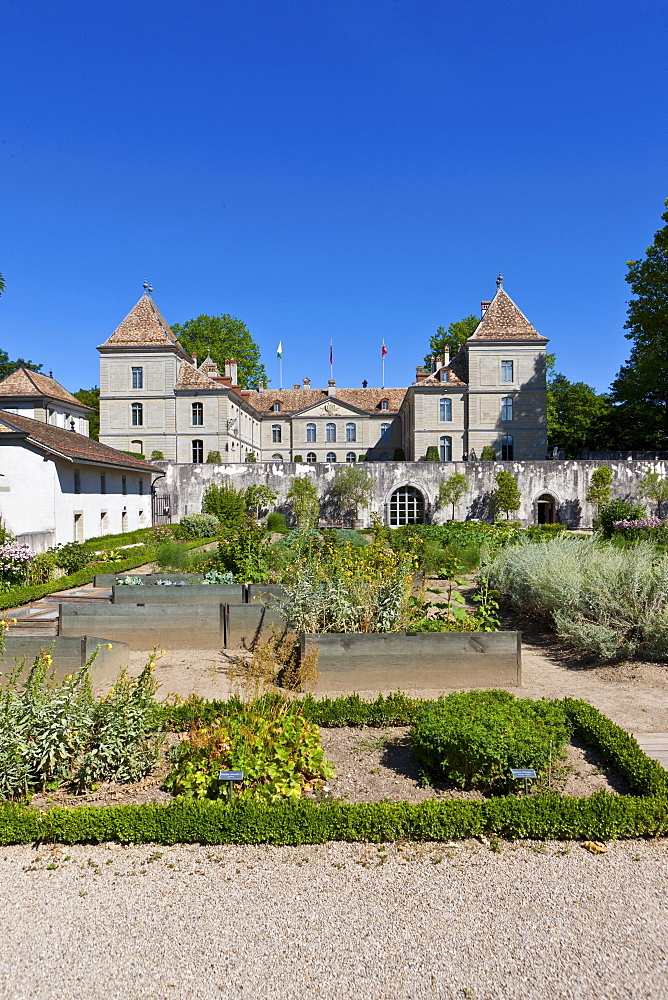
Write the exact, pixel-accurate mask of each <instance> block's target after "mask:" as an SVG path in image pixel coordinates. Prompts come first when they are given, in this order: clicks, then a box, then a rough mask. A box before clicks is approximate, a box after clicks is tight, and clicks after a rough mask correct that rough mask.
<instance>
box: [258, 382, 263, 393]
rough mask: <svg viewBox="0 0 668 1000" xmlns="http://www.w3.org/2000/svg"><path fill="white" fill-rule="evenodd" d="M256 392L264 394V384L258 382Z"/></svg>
mask: <svg viewBox="0 0 668 1000" xmlns="http://www.w3.org/2000/svg"><path fill="white" fill-rule="evenodd" d="M257 391H258V392H264V382H258V384H257Z"/></svg>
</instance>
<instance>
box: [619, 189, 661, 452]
mask: <svg viewBox="0 0 668 1000" xmlns="http://www.w3.org/2000/svg"><path fill="white" fill-rule="evenodd" d="M666 208H667V209H668V199H667V200H666ZM661 218H662V220H663V221H664V222H665V223H666V225H664V226H663V227H662V228H661V229H659V230H658V232H657V233H656V235H655V236H654V242H653V243H652V245H651V246H649V247H648V248H647V250H646V252H645V257H644V259H643V260H630V261H628V268H629V270H628V274H627V275H626V280H627V282H628V283H629V285H630V286H631V289H632V291H633V295H634V297H633V298H632V299H631V300H630V301H629V308H628V313H627V315H628V319H627V321H626V323H625V324H624V329H625V330H628V331H629V332H628V333H627V334H626V338H627V340H630V341H632V343H633V347H632V348H631V354H630V357H629V359H628V361H627V362H626V364H625V365H622V367H621V369H620V371H619V374H618V375H617V378H616V379H615V381H614V382H613V383H612V402H613V404H614V405H615V418H616V420H615V422H616V423H617V424H618V425H619V426H620V428H623V429H624V433H623V434H622V438H623V439H625V443H626V445H627V446H630V447H645V448H665V447H666V441H667V439H668V210H667V211H665V212H664V213H663V215H662V216H661Z"/></svg>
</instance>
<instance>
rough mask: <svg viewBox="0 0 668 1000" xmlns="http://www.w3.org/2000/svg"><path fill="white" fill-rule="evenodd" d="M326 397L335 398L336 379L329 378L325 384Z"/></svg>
mask: <svg viewBox="0 0 668 1000" xmlns="http://www.w3.org/2000/svg"><path fill="white" fill-rule="evenodd" d="M327 395H328V396H336V379H333V378H330V379H329V381H328V382H327Z"/></svg>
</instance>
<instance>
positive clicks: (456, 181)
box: [0, 0, 668, 389]
mask: <svg viewBox="0 0 668 1000" xmlns="http://www.w3.org/2000/svg"><path fill="white" fill-rule="evenodd" d="M667 36H668V30H667V19H666V7H665V3H663V2H643V0H634V2H633V3H631V2H630V0H625V2H615V0H608V2H600V0H586V2H572V0H560V2H559V3H556V4H555V3H545V2H541V0H505V2H498V0H496V2H490V0H464V2H461V0H460V2H457V3H454V2H450V0H438V2H437V0H355V2H350V0H267V2H262V0H215V2H214V0H212V2H208V0H189V2H188V3H185V2H183V0H180V2H175V0H161V2H158V0H133V2H128V0H115V2H114V3H113V4H108V5H103V4H100V3H98V2H96V0H87V2H81V0H65V2H54V0H13V2H11V0H10V2H8V3H6V4H5V5H4V7H3V24H2V31H1V34H0V79H1V93H2V103H1V107H2V111H1V112H0V170H1V183H0V197H1V198H2V205H1V223H0V271H2V272H3V273H4V275H5V280H6V283H7V290H6V292H5V294H4V295H3V296H2V298H0V347H2V348H3V349H5V350H7V351H8V352H9V354H10V356H11V357H15V356H17V355H18V354H23V356H25V357H29V358H32V359H33V360H35V361H40V362H42V363H43V364H44V367H45V369H46V370H49V369H53V372H54V375H55V376H56V378H58V379H59V380H60V381H61V382H63V383H64V384H65V385H66V386H67V387H68V388H70V389H78V388H79V387H80V386H83V387H90V386H92V385H95V384H97V382H98V355H97V352H96V351H95V347H96V346H97V345H98V344H100V343H102V342H103V341H104V340H105V339H106V338H107V337H108V336H109V334H110V333H111V332H112V331H113V329H114V328H115V327H116V326H117V325H118V323H119V322H120V321H121V320H122V319H123V317H124V316H125V315H126V313H127V312H128V311H129V309H130V308H131V307H132V306H133V305H134V303H135V301H136V300H137V298H138V297H139V295H140V293H141V286H142V282H143V280H144V278H145V277H146V278H148V279H149V280H150V281H151V282H152V283H153V285H154V288H155V293H154V294H155V300H156V302H157V304H158V306H159V307H160V309H161V310H162V312H163V314H164V315H165V317H166V318H167V320H168V321H169V322H183V321H185V320H187V319H189V318H191V317H193V316H196V315H199V314H200V313H209V314H217V313H221V312H228V313H231V314H232V315H234V316H237V317H239V318H240V319H242V320H244V322H246V324H247V325H248V327H249V329H250V331H251V333H252V334H253V336H254V338H255V339H256V341H257V342H258V343H259V344H260V347H261V349H262V354H263V360H264V361H265V364H266V365H267V369H268V372H269V375H270V377H271V378H272V383H273V385H275V386H277V385H278V366H277V362H276V360H275V358H276V345H277V344H278V341H279V340H282V342H283V359H284V361H283V369H284V375H283V381H284V385H285V386H290V385H291V384H292V383H293V381H294V382H296V381H299V380H301V379H302V378H303V377H304V376H308V377H310V378H311V379H312V381H313V384H314V385H318V386H322V385H325V384H326V380H327V378H328V377H329V369H328V355H329V341H330V338H331V339H332V340H333V342H334V375H335V378H336V379H337V381H338V383H339V385H350V386H356V385H359V384H360V383H361V380H362V379H364V378H366V379H368V381H369V383H370V384H371V385H378V384H380V375H381V370H380V348H381V341H382V339H383V338H384V339H385V343H386V345H387V349H388V355H387V360H386V378H385V384H386V385H405V384H407V383H408V382H409V381H412V379H413V378H414V370H415V369H414V366H415V365H416V364H418V363H420V362H421V360H422V357H423V356H424V354H425V353H426V350H427V345H428V340H429V337H430V335H431V334H432V333H433V332H434V331H435V329H436V327H437V326H438V325H440V324H444V325H447V324H448V323H449V322H451V321H452V320H456V319H459V318H461V317H462V316H464V315H467V314H470V313H471V312H478V310H479V303H480V299H484V298H490V297H491V296H492V295H493V293H494V290H495V278H496V275H497V273H498V271H499V270H501V271H503V274H504V276H505V287H506V290H507V291H508V293H509V294H510V295H511V296H512V297H513V298H514V299H515V301H516V302H517V304H518V305H519V306H520V308H521V309H522V310H523V311H524V312H525V313H526V315H527V316H528V317H529V319H530V320H531V321H532V322H533V323H534V325H535V326H536V327H537V328H538V330H539V331H540V332H541V333H542V334H544V335H545V336H547V337H549V338H550V340H551V349H552V350H554V351H556V353H557V363H558V367H559V368H560V370H562V371H564V372H565V374H567V375H568V376H569V377H570V378H572V379H583V380H585V381H588V382H589V383H590V384H593V385H595V386H596V387H597V388H599V389H605V388H606V387H607V386H608V384H609V382H610V381H611V379H612V378H613V377H614V375H615V373H616V371H617V369H618V368H619V365H620V364H621V363H622V362H623V361H624V359H625V357H626V356H627V353H628V349H629V344H628V341H626V340H625V339H624V336H623V329H622V328H623V324H624V322H625V312H626V302H627V300H628V297H629V289H628V286H627V285H626V283H625V281H624V275H625V273H626V261H627V260H630V259H633V258H636V257H639V256H642V254H643V253H644V250H645V248H646V247H647V246H648V245H649V243H651V241H652V238H653V235H654V232H655V231H656V229H658V228H659V225H660V215H661V212H662V211H663V210H664V209H663V202H664V199H665V198H666V197H667V196H668V177H667V169H666V165H667V164H668V148H667V146H668V142H667V135H666V115H665V97H666V93H668V86H667V84H668V80H667V79H666V78H667V77H668V68H667V66H668V63H667V60H666V58H665V52H666V49H667V42H668V37H667Z"/></svg>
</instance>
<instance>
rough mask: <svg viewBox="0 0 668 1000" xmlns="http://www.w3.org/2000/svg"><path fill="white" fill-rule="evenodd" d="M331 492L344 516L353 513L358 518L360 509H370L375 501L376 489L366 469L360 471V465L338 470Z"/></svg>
mask: <svg viewBox="0 0 668 1000" xmlns="http://www.w3.org/2000/svg"><path fill="white" fill-rule="evenodd" d="M330 492H331V494H332V496H333V497H335V498H336V500H337V502H338V505H339V509H340V510H341V512H342V513H343V514H347V513H349V512H351V513H352V515H353V517H354V518H357V517H358V516H359V510H360V508H362V507H368V506H369V504H370V503H371V501H372V500H373V497H374V493H375V487H374V482H373V479H372V478H371V476H370V475H369V473H368V472H367V471H366V469H360V467H359V466H358V465H346V466H345V467H344V468H342V469H338V470H337V473H336V476H335V477H334V482H333V483H332V485H331V487H330Z"/></svg>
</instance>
